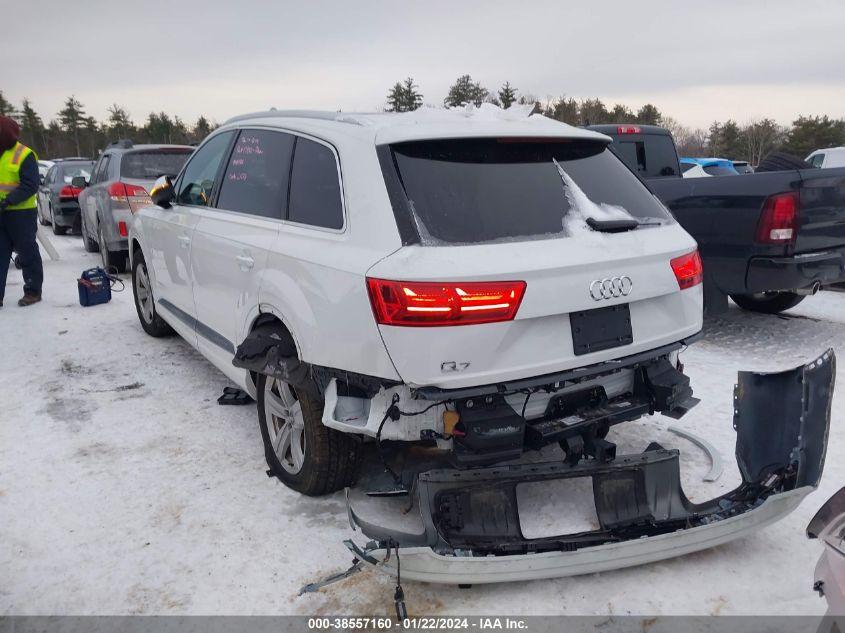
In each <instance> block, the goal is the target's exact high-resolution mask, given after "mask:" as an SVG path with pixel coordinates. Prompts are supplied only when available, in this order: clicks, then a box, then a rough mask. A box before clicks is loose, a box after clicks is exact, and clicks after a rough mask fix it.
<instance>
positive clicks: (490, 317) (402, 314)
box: [367, 277, 525, 326]
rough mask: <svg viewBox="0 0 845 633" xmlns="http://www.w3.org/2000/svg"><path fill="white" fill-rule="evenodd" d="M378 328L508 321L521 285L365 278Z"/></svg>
mask: <svg viewBox="0 0 845 633" xmlns="http://www.w3.org/2000/svg"><path fill="white" fill-rule="evenodd" d="M367 289H368V290H369V293H370V303H371V304H372V306H373V314H375V317H376V321H377V322H378V323H379V324H381V325H404V326H442V325H472V324H476V323H494V322H496V321H511V320H513V318H514V317H515V316H516V311H517V310H518V309H519V304H520V302H521V301H522V296H523V295H524V294H525V282H524V281H468V282H449V283H439V282H429V281H426V282H419V281H389V280H386V279H373V278H370V277H368V278H367Z"/></svg>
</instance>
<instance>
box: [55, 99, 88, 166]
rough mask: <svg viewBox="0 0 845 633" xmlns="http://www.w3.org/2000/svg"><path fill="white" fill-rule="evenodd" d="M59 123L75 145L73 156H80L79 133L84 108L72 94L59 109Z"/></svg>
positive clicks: (83, 121)
mask: <svg viewBox="0 0 845 633" xmlns="http://www.w3.org/2000/svg"><path fill="white" fill-rule="evenodd" d="M59 123H61V125H62V128H63V129H64V131H65V132H67V133H68V134H69V135H70V136H71V137H72V139H73V143H74V145H75V147H76V154H75V156H82V148H81V145H80V143H79V136H80V134H79V133H80V131H81V130H82V128H83V127H84V125H85V109H84V106H83V105H82V104H81V103H80V102H79V101H77V99H76V97H74V96H73V95H71V96H69V97H68V98H67V99H66V100H65V107H64V108H62V109H61V110H59Z"/></svg>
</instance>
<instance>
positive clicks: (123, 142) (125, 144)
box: [108, 138, 135, 149]
mask: <svg viewBox="0 0 845 633" xmlns="http://www.w3.org/2000/svg"><path fill="white" fill-rule="evenodd" d="M134 145H135V143H133V142H132V139H131V138H122V139H118V140H117V141H112V142H111V143H109V145H108V146H109V147H120V148H122V149H129V148H130V147H132V146H134Z"/></svg>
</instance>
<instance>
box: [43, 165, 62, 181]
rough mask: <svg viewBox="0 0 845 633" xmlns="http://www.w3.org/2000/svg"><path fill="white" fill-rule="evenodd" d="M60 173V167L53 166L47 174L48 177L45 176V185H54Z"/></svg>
mask: <svg viewBox="0 0 845 633" xmlns="http://www.w3.org/2000/svg"><path fill="white" fill-rule="evenodd" d="M58 171H59V167H58V165H53V166H52V167H50V170H49V171H48V172H47V175H46V176H44V184H45V185H52V184H53V183H54V182H55V181H56V174H57V173H58Z"/></svg>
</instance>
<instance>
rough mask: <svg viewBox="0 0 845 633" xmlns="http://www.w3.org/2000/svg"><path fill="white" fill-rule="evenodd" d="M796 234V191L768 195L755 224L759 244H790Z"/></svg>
mask: <svg viewBox="0 0 845 633" xmlns="http://www.w3.org/2000/svg"><path fill="white" fill-rule="evenodd" d="M797 234H798V192H796V191H789V192H787V193H778V194H775V195H773V196H769V197H768V198H767V199H766V202H765V203H764V204H763V212H762V213H761V214H760V221H759V223H758V224H757V238H756V240H757V242H759V243H760V244H792V243H794V242H795V238H796V236H797Z"/></svg>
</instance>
